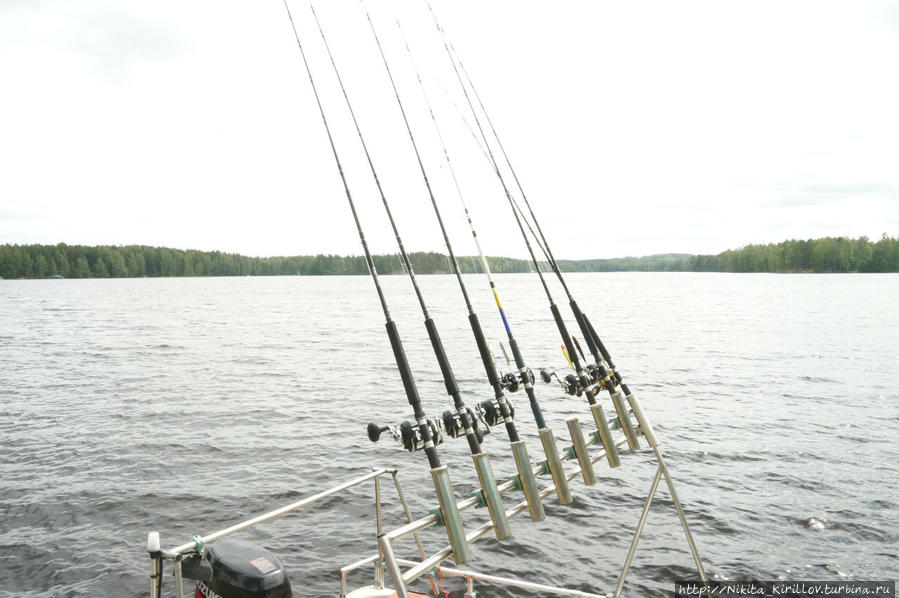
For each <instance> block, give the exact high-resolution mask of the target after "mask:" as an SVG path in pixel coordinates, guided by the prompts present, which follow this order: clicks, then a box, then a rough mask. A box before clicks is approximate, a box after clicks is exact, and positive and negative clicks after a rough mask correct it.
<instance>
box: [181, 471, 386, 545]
mask: <svg viewBox="0 0 899 598" xmlns="http://www.w3.org/2000/svg"><path fill="white" fill-rule="evenodd" d="M390 471H391V470H388V469H379V470H377V471H373V472H371V473H367V474H365V475H364V476H360V477H358V478H355V479H352V480H350V481H348V482H344V483H343V484H339V485H337V486H334V487H333V488H330V489H328V490H325V491H323V492H319V493H318V494H313V495H312V496H310V497H308V498H304V499H302V500H298V501H297V502H294V503H291V504H289V505H287V506H286V507H281V508H280V509H275V510H274V511H269V512H268V513H265V514H263V515H259V516H258V517H253V518H252V519H247V520H246V521H244V522H242V523H238V524H236V525H232V526H231V527H227V528H225V529H223V530H220V531H217V532H214V533H212V534H209V535H207V536H203V537H202V538H200V540H201V541H202V542H203V543H204V544H209V543H210V542H215V541H216V540H218V539H220V538H223V537H225V536H229V535H231V534H233V533H234V532H239V531H241V530H244V529H247V528H248V527H253V526H254V525H257V524H259V523H263V522H266V521H269V520H271V519H275V518H277V517H281V516H282V515H285V514H287V513H290V512H291V511H296V510H297V509H301V508H303V507H305V506H308V505H310V504H312V503H314V502H318V501H319V500H322V499H324V498H328V497H329V496H333V495H335V494H337V493H338V492H343V491H344V490H346V489H348V488H352V487H353V486H358V485H359V484H362V483H365V482H367V481H368V480H370V479H372V478H376V477H378V476H381V475H384V474H385V473H389V472H390ZM195 546H196V544H195V543H194V542H187V543H185V544H182V545H180V546H177V547H175V548H173V549H171V550H170V551H167V552H170V553H173V554H183V553H185V552H187V551H188V550H193V549H194V547H195Z"/></svg>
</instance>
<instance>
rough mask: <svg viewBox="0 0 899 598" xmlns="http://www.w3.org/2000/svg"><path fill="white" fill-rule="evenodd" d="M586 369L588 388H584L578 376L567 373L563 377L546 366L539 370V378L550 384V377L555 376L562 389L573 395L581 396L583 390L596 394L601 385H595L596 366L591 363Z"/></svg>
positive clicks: (596, 376) (596, 377)
mask: <svg viewBox="0 0 899 598" xmlns="http://www.w3.org/2000/svg"><path fill="white" fill-rule="evenodd" d="M586 371H587V377H588V378H589V381H590V382H591V385H590V387H589V388H584V385H583V384H582V383H581V380H580V378H579V377H578V376H576V375H575V374H568V375H567V376H565V377H564V378H560V377H559V375H558V374H557V373H555V372H554V371H552V370H548V369H546V368H543V369H541V370H540V379H541V380H543V381H544V382H545V383H547V384H551V383H552V379H553V378H555V379H556V381H557V382H558V384H559V386H560V387H561V388H562V390H564V391H565V394H568V395H571V396H573V397H575V396H577V397H580V396H583V394H584V392H591V393H593V396H596V395H597V393H599V389H600V388H601V386H597V385H596V382H597V379H598V374H599V372H598V371H597V368H596V366H594V365H593V364H590V365H588V366H587V368H586ZM600 384H601V382H600Z"/></svg>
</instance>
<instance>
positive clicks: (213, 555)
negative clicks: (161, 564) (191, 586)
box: [185, 540, 291, 598]
mask: <svg viewBox="0 0 899 598" xmlns="http://www.w3.org/2000/svg"><path fill="white" fill-rule="evenodd" d="M202 559H203V560H204V561H206V563H204V565H206V566H204V567H202V569H203V570H205V572H206V573H205V574H203V575H197V576H193V575H190V574H189V573H188V572H187V571H185V577H191V578H192V579H197V578H199V580H198V581H197V591H196V598H291V589H290V582H289V581H288V579H287V573H286V572H285V571H284V567H283V566H282V565H281V561H280V560H278V557H276V556H275V555H274V554H272V553H271V552H269V551H268V550H266V549H265V548H262V547H260V546H256V545H255V544H250V543H249V542H243V541H240V540H222V541H220V542H216V543H215V544H210V545H209V546H208V547H207V548H206V550H205V552H204V553H203V556H202ZM210 569H211V571H210ZM210 573H211V574H210Z"/></svg>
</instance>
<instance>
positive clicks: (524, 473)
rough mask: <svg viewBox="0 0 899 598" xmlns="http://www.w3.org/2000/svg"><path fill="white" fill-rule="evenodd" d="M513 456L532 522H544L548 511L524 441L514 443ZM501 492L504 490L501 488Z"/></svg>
mask: <svg viewBox="0 0 899 598" xmlns="http://www.w3.org/2000/svg"><path fill="white" fill-rule="evenodd" d="M512 455H514V457H515V466H516V467H517V468H518V482H519V483H520V484H521V489H522V490H523V491H524V497H525V500H527V503H528V510H529V511H530V514H531V521H535V522H536V521H543V520H544V519H546V511H544V510H543V502H542V501H541V500H540V491H539V489H538V488H537V476H535V475H534V470H533V468H532V467H531V460H530V458H529V457H528V448H527V446H526V445H525V444H524V441H522V440H519V441H518V442H513V443H512ZM500 492H502V489H501V487H500Z"/></svg>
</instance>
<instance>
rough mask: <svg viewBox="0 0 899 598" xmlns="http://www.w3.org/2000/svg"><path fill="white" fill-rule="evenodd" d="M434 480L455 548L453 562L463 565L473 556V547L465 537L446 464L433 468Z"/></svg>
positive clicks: (438, 499) (447, 530)
mask: <svg viewBox="0 0 899 598" xmlns="http://www.w3.org/2000/svg"><path fill="white" fill-rule="evenodd" d="M431 477H432V478H433V480H434V489H435V490H436V491H437V501H438V502H439V503H440V516H441V517H442V518H443V526H444V527H445V528H446V535H447V537H448V538H449V543H450V547H452V549H453V562H455V563H456V564H457V565H461V564H462V563H465V562H467V561H468V559H469V557H471V549H470V548H469V546H468V540H466V539H465V530H464V529H463V528H462V517H461V516H460V515H459V507H458V506H457V505H456V495H455V494H454V493H453V486H452V484H451V483H450V477H449V470H448V469H447V468H446V465H441V466H440V467H435V468H433V469H432V470H431Z"/></svg>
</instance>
